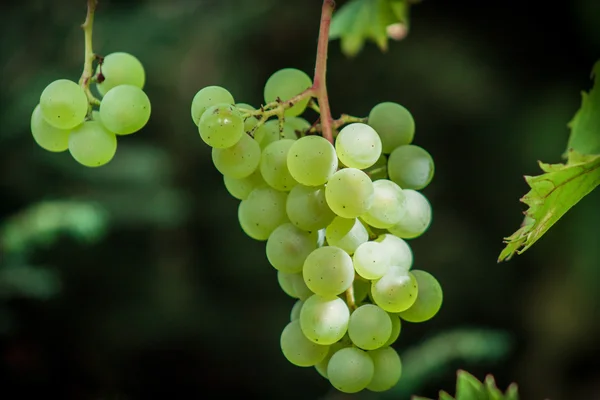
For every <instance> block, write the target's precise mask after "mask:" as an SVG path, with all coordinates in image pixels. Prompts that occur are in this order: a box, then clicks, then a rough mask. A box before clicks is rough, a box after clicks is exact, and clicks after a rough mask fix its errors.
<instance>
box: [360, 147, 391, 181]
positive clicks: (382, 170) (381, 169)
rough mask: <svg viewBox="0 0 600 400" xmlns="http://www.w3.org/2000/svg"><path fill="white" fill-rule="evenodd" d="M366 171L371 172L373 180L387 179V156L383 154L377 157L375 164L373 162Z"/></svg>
mask: <svg viewBox="0 0 600 400" xmlns="http://www.w3.org/2000/svg"><path fill="white" fill-rule="evenodd" d="M365 172H366V173H367V174H369V176H370V177H371V180H372V181H373V182H375V181H378V180H380V179H387V177H388V175H387V156H385V155H384V154H382V155H381V156H380V157H379V158H378V159H377V161H376V162H375V164H373V165H372V166H371V167H370V168H368V169H366V170H365Z"/></svg>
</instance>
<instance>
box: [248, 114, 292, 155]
mask: <svg viewBox="0 0 600 400" xmlns="http://www.w3.org/2000/svg"><path fill="white" fill-rule="evenodd" d="M254 139H255V140H256V141H257V142H258V144H259V145H260V148H261V149H264V148H266V147H267V146H268V145H270V144H271V143H273V142H276V141H278V140H279V139H290V140H296V139H297V136H296V134H295V133H294V131H293V130H292V129H291V128H290V127H289V126H286V125H284V126H283V132H280V131H279V120H276V119H272V120H269V121H267V122H265V123H264V124H262V125H261V126H259V127H258V128H257V129H256V132H254Z"/></svg>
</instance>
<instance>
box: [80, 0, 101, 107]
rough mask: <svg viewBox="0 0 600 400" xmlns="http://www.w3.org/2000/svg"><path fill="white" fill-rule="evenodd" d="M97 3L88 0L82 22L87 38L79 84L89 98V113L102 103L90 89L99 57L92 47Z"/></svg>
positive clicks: (94, 0) (93, 0)
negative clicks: (96, 60)
mask: <svg viewBox="0 0 600 400" xmlns="http://www.w3.org/2000/svg"><path fill="white" fill-rule="evenodd" d="M97 5H98V0H87V14H86V16H85V22H84V23H83V24H81V29H83V35H84V38H85V55H84V61H83V73H82V74H81V78H79V85H80V86H81V87H82V88H83V91H84V92H85V95H86V97H87V99H88V114H89V113H90V112H91V111H92V105H96V106H99V105H100V100H98V99H97V98H96V97H95V96H94V95H93V94H92V92H91V91H90V83H91V81H92V76H93V67H94V60H95V59H96V58H97V57H96V54H94V50H93V48H92V30H93V27H94V13H95V11H96V6H97Z"/></svg>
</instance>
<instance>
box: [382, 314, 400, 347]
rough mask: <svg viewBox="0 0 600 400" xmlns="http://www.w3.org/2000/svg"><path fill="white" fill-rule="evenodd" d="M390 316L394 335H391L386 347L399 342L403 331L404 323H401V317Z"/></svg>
mask: <svg viewBox="0 0 600 400" xmlns="http://www.w3.org/2000/svg"><path fill="white" fill-rule="evenodd" d="M388 315H389V316H390V320H391V321H392V334H391V335H390V338H389V339H388V341H387V342H386V343H385V344H384V345H383V346H384V347H385V346H391V345H392V344H394V343H395V342H396V340H398V337H400V332H401V331H402V322H401V321H400V317H399V316H398V315H397V314H390V313H388Z"/></svg>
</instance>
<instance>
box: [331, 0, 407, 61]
mask: <svg viewBox="0 0 600 400" xmlns="http://www.w3.org/2000/svg"><path fill="white" fill-rule="evenodd" d="M409 3H410V1H408V0H351V1H350V2H348V3H347V4H346V5H344V6H343V7H341V8H340V9H339V11H338V12H336V13H335V14H334V16H333V20H332V22H331V31H330V34H329V39H330V40H333V39H340V42H341V47H342V52H343V53H344V54H345V55H347V56H349V57H352V56H355V55H357V54H358V53H359V52H360V51H361V50H362V48H363V46H364V44H365V41H366V40H371V41H373V42H374V43H376V44H377V46H378V47H379V48H380V49H381V51H386V50H387V48H388V37H393V36H394V34H393V33H392V34H389V33H388V27H390V26H394V25H395V24H401V25H396V26H397V27H400V28H401V29H408V19H409V18H408V11H409V8H410V4H409Z"/></svg>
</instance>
